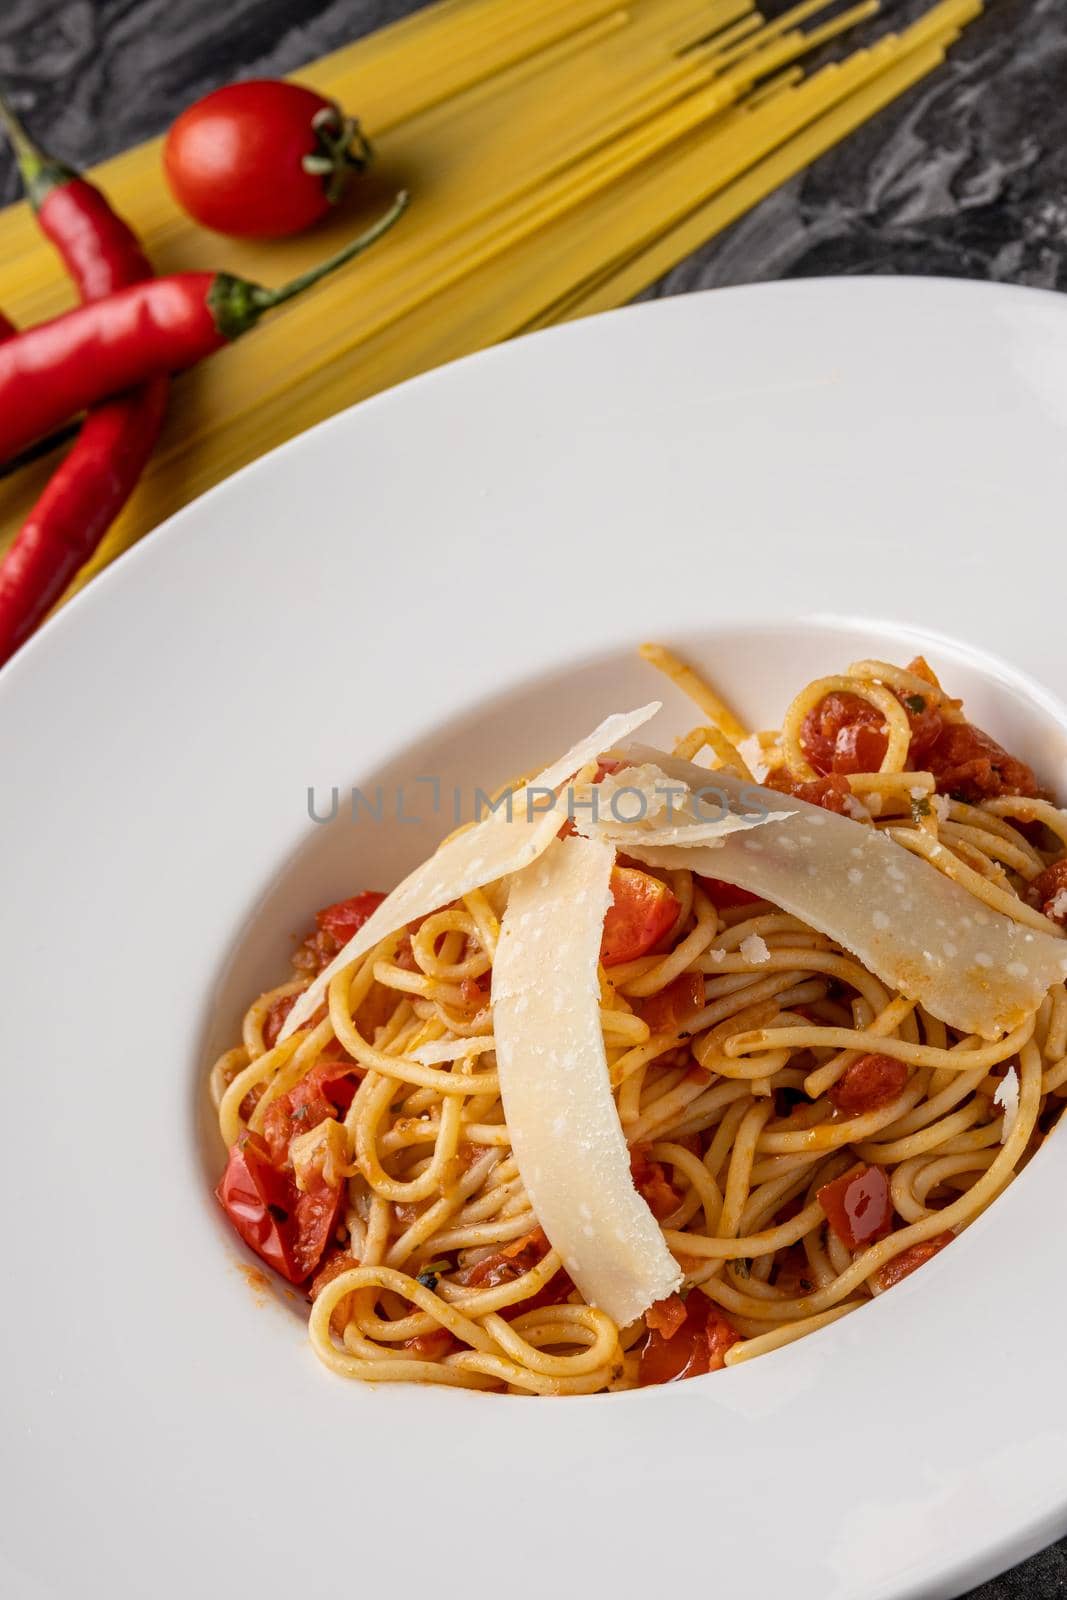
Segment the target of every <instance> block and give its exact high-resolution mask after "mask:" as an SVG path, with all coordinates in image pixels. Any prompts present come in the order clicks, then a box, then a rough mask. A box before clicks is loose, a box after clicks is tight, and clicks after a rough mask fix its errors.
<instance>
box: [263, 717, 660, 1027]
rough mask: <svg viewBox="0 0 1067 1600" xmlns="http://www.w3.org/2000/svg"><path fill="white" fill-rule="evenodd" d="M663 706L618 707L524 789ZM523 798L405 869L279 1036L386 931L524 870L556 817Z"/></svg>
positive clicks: (611, 742) (552, 781) (558, 775)
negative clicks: (625, 709) (620, 708)
mask: <svg viewBox="0 0 1067 1600" xmlns="http://www.w3.org/2000/svg"><path fill="white" fill-rule="evenodd" d="M661 703H662V702H660V701H659V700H653V701H652V702H651V704H649V705H647V706H641V707H640V708H639V709H638V710H637V711H625V712H617V713H616V714H615V715H614V716H610V717H607V718H605V720H604V721H603V722H602V723H600V725H599V727H596V728H594V729H593V732H592V733H591V734H589V735H588V736H587V737H586V738H584V739H580V740H579V741H578V743H577V744H575V745H572V746H571V748H570V749H569V750H568V751H567V753H566V754H565V755H563V756H561V757H560V759H559V760H558V761H555V762H553V763H552V765H551V766H550V767H546V768H545V770H544V772H542V773H540V774H539V776H538V777H536V778H535V779H534V780H533V782H532V783H531V784H530V785H529V786H528V788H529V790H530V791H533V790H537V789H541V790H550V789H557V788H558V787H559V785H560V784H561V783H563V782H564V781H565V780H566V779H567V778H570V777H572V776H573V775H574V774H575V773H576V772H578V771H579V770H580V769H581V768H582V767H584V766H586V765H587V763H588V762H590V761H595V760H596V758H597V756H599V755H601V754H602V753H603V752H604V751H605V750H611V749H613V748H614V746H615V745H616V744H617V743H618V742H619V741H620V740H622V739H626V738H628V737H629V736H630V734H631V733H633V732H634V731H635V730H636V729H637V728H640V727H641V726H642V724H643V723H645V722H647V721H648V720H649V718H650V717H654V716H655V714H656V712H657V711H658V710H659V708H660V705H661ZM527 798H528V799H529V800H530V801H531V802H532V800H533V796H532V794H531V795H530V796H528V797H527V791H526V790H523V789H520V790H519V791H518V792H517V793H516V795H515V796H514V798H513V803H512V805H511V807H510V808H509V810H505V811H500V812H491V813H490V814H489V816H488V817H485V818H483V819H482V821H481V822H476V823H475V824H474V825H473V826H472V827H470V828H467V829H466V830H465V832H463V833H459V834H455V835H453V837H452V838H451V839H446V841H445V843H444V844H443V845H441V847H440V849H439V850H437V852H436V853H435V854H434V855H432V856H431V857H430V859H429V860H428V861H424V862H423V863H422V865H421V866H419V867H416V868H415V870H414V872H411V873H409V874H408V876H407V877H406V878H405V879H404V880H403V882H401V883H399V884H398V885H397V887H396V888H395V889H394V890H393V892H392V894H390V895H387V896H386V898H385V899H384V900H383V901H382V903H381V905H380V906H379V907H378V909H377V910H376V911H375V912H374V915H373V916H371V917H368V919H367V921H366V922H365V923H364V924H363V926H362V928H360V929H359V930H358V931H357V932H356V933H355V934H353V936H352V938H351V939H349V941H348V943H347V944H346V945H345V947H344V949H343V950H340V951H338V953H337V955H335V956H334V958H333V960H332V961H331V962H330V964H329V966H328V967H326V968H324V970H323V971H322V972H320V973H319V975H318V977H317V978H316V979H315V981H314V982H313V983H312V984H311V985H310V987H309V988H307V989H305V990H304V993H303V994H302V995H300V997H299V998H298V1000H297V1002H296V1004H295V1005H294V1007H293V1009H292V1010H291V1011H290V1013H289V1015H288V1016H287V1017H286V1019H285V1024H284V1026H283V1027H282V1030H281V1033H280V1034H279V1035H278V1038H279V1040H282V1039H287V1038H288V1037H289V1035H290V1034H291V1033H294V1032H295V1031H296V1029H297V1028H301V1027H303V1025H304V1023H305V1022H306V1021H307V1019H308V1018H309V1017H310V1016H313V1015H314V1013H315V1012H316V1011H317V1010H318V1008H319V1006H320V1005H321V1004H322V1003H323V1001H324V999H325V998H326V991H327V989H328V988H329V986H330V983H331V982H332V980H333V978H334V977H335V976H336V975H337V973H338V972H341V971H342V970H343V969H344V968H345V967H347V966H349V965H350V964H351V963H352V962H353V961H358V959H359V958H360V956H364V955H366V953H367V951H368V950H373V949H374V946H375V945H376V944H378V943H379V942H380V941H381V940H382V939H384V938H386V937H387V936H388V935H389V934H391V933H396V932H397V930H398V929H399V928H403V927H405V926H406V925H407V924H408V923H409V922H414V921H415V920H416V919H417V918H419V917H425V916H428V915H429V913H430V912H431V911H437V910H439V909H440V907H441V906H446V905H448V904H449V903H450V902H451V901H453V900H458V899H459V898H460V896H461V895H465V894H469V893H470V891H471V890H472V889H482V888H484V887H485V885H486V884H487V883H495V882H496V880H497V879H498V878H505V877H507V876H508V874H509V873H512V872H521V871H522V869H523V867H527V866H529V865H530V863H531V862H532V861H536V860H537V857H538V856H539V855H540V854H541V852H542V851H543V850H545V849H547V847H548V845H549V844H551V842H552V840H553V839H554V838H555V836H556V834H557V833H558V831H559V826H560V819H559V817H558V816H557V815H556V813H555V810H554V808H553V807H551V806H546V805H545V804H544V799H543V797H542V799H541V800H540V801H539V802H538V803H537V804H536V805H535V804H533V803H530V804H528V803H527Z"/></svg>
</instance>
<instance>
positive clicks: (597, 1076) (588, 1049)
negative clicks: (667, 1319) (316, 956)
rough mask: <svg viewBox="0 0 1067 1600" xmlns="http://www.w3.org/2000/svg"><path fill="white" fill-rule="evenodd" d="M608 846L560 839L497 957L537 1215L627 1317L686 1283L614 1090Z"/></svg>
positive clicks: (515, 1107) (512, 914)
mask: <svg viewBox="0 0 1067 1600" xmlns="http://www.w3.org/2000/svg"><path fill="white" fill-rule="evenodd" d="M614 855H615V853H614V851H613V850H612V849H611V847H610V846H608V845H605V844H601V843H599V842H597V841H593V840H588V839H581V838H569V839H559V840H556V841H554V842H553V843H552V844H551V845H550V846H549V848H548V849H547V850H546V851H545V852H544V854H543V855H542V856H541V858H540V860H539V861H537V862H536V863H535V864H534V865H533V866H531V867H527V868H526V870H525V871H524V872H521V873H519V874H518V876H516V878H515V879H514V880H513V882H512V885H511V892H510V895H509V897H508V905H507V910H506V912H505V914H504V919H503V922H502V924H501V929H500V942H499V945H498V947H497V953H496V960H495V962H494V964H493V989H492V1002H493V1020H494V1031H495V1034H496V1054H497V1066H498V1070H499V1074H500V1092H501V1096H502V1098H503V1102H504V1114H505V1116H506V1118H507V1125H508V1130H509V1132H510V1134H511V1142H512V1148H513V1150H514V1152H515V1157H516V1159H517V1161H518V1164H519V1171H520V1173H521V1174H522V1180H523V1184H524V1186H525V1188H526V1193H527V1195H528V1196H529V1199H530V1203H531V1205H532V1207H533V1210H534V1213H535V1214H536V1216H537V1220H538V1222H539V1223H540V1224H541V1227H542V1228H543V1229H544V1231H545V1233H546V1234H547V1236H548V1238H549V1240H550V1242H551V1243H552V1245H553V1247H554V1248H555V1249H556V1250H558V1251H559V1254H560V1256H561V1258H562V1261H563V1265H564V1267H565V1268H566V1270H567V1271H568V1272H569V1273H570V1275H571V1277H572V1278H573V1280H574V1282H575V1284H576V1285H577V1287H578V1289H579V1290H580V1291H581V1293H582V1296H583V1297H584V1299H585V1300H586V1301H587V1302H588V1303H589V1304H590V1305H595V1306H599V1307H600V1308H601V1310H603V1311H606V1312H607V1314H608V1316H609V1317H612V1318H613V1319H614V1321H615V1322H617V1323H618V1324H619V1325H620V1326H625V1325H626V1324H627V1323H630V1322H633V1321H634V1319H635V1318H637V1317H639V1316H640V1315H641V1314H642V1312H644V1311H646V1310H647V1309H648V1307H649V1306H650V1305H651V1304H652V1302H653V1301H654V1300H661V1299H663V1298H664V1297H665V1296H666V1295H669V1294H671V1293H673V1291H674V1290H675V1289H677V1288H678V1286H679V1284H680V1283H681V1281H682V1274H681V1271H680V1269H679V1267H678V1264H677V1262H676V1261H675V1260H674V1258H673V1256H672V1255H671V1253H670V1251H669V1250H668V1249H667V1246H666V1245H665V1243H664V1241H663V1235H662V1233H661V1232H660V1229H659V1225H658V1224H657V1222H656V1220H655V1218H654V1217H653V1215H652V1213H651V1211H650V1210H649V1208H648V1206H647V1205H646V1204H645V1202H644V1200H643V1199H642V1198H641V1196H640V1195H639V1194H638V1193H637V1191H636V1189H635V1188H634V1185H633V1179H632V1177H631V1175H630V1157H629V1152H628V1150H627V1147H626V1140H625V1138H624V1136H623V1132H622V1127H621V1125H620V1122H619V1115H618V1111H617V1109H616V1106H615V1101H614V1099H613V1097H612V1092H611V1083H610V1079H609V1076H608V1066H607V1058H606V1056H605V1053H604V1039H603V1034H602V1032H601V1026H600V990H599V985H598V983H597V962H598V958H599V952H600V940H601V935H602V932H603V926H604V915H605V913H606V911H607V909H608V906H609V904H610V902H611V891H610V888H609V882H610V877H611V868H612V863H613V861H614Z"/></svg>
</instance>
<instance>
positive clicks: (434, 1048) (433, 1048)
mask: <svg viewBox="0 0 1067 1600" xmlns="http://www.w3.org/2000/svg"><path fill="white" fill-rule="evenodd" d="M495 1048H496V1040H495V1039H494V1038H493V1035H492V1034H491V1033H476V1034H473V1035H472V1036H471V1037H470V1038H468V1039H431V1040H430V1041H429V1042H428V1043H427V1044H420V1045H416V1046H415V1049H414V1050H409V1051H407V1058H408V1060H409V1061H417V1062H418V1063H419V1065H420V1066H422V1067H437V1066H440V1064H441V1062H442V1061H461V1060H462V1059H463V1057H464V1056H477V1055H482V1054H483V1053H484V1052H485V1051H486V1050H493V1049H495Z"/></svg>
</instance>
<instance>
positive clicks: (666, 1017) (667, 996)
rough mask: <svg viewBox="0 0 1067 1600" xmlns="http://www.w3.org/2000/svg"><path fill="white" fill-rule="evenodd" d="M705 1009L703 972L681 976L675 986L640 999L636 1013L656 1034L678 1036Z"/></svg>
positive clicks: (635, 1007) (670, 985)
mask: <svg viewBox="0 0 1067 1600" xmlns="http://www.w3.org/2000/svg"><path fill="white" fill-rule="evenodd" d="M703 1009H704V977H703V974H702V973H700V972H683V973H680V974H679V976H678V977H677V978H675V979H674V981H673V982H672V983H668V984H667V986H666V987H665V988H663V989H661V990H660V991H659V993H658V994H651V995H649V997H648V999H647V1000H638V1001H636V1002H635V1004H634V1010H635V1011H636V1012H637V1015H638V1016H639V1017H640V1018H641V1020H642V1022H647V1023H648V1025H649V1027H650V1028H651V1029H652V1032H653V1033H676V1032H677V1031H678V1030H679V1029H680V1028H682V1027H683V1026H684V1025H685V1023H687V1022H689V1021H691V1020H692V1018H693V1017H695V1016H696V1015H697V1013H698V1012H699V1011H702V1010H703Z"/></svg>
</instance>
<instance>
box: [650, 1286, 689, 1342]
mask: <svg viewBox="0 0 1067 1600" xmlns="http://www.w3.org/2000/svg"><path fill="white" fill-rule="evenodd" d="M684 1321H685V1301H684V1300H683V1299H682V1297H681V1295H680V1294H672V1295H668V1296H667V1298H666V1300H654V1301H653V1303H652V1304H651V1305H650V1306H649V1308H648V1310H647V1311H646V1312H645V1326H646V1327H648V1328H651V1329H652V1330H653V1332H655V1333H661V1334H662V1335H663V1337H664V1338H665V1339H672V1338H673V1337H674V1335H675V1334H676V1333H677V1332H678V1329H679V1328H680V1327H681V1326H682V1323H683V1322H684Z"/></svg>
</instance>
